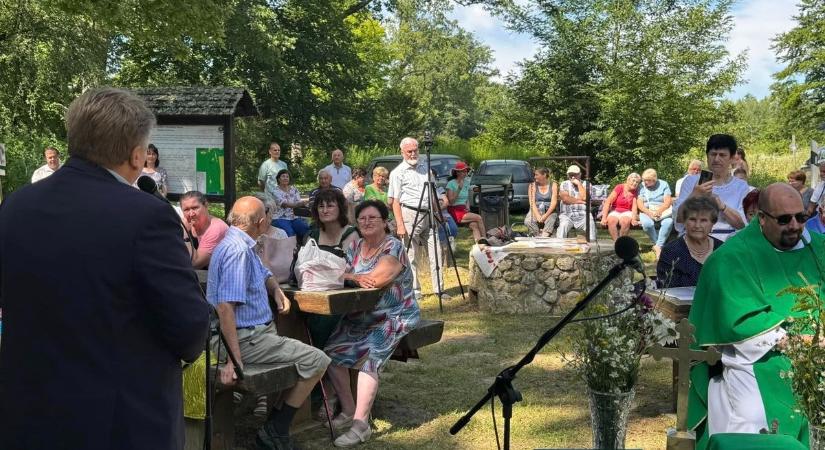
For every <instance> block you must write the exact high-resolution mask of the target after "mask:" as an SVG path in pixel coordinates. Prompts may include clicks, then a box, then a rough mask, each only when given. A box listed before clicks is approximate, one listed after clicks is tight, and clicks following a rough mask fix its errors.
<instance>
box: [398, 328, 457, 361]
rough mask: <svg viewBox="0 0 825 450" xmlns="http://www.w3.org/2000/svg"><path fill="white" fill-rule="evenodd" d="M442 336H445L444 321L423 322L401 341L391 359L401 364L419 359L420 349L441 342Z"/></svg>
mask: <svg viewBox="0 0 825 450" xmlns="http://www.w3.org/2000/svg"><path fill="white" fill-rule="evenodd" d="M442 334H444V321H443V320H421V321H420V322H419V323H418V326H416V327H415V328H413V329H412V330H410V332H409V333H408V334H407V335H406V336H404V337H403V338H402V339H401V342H399V343H398V347H396V348H395V352H394V353H393V354H392V356H391V359H394V360H396V361H401V362H407V360H408V359H418V349H419V348H421V347H425V346H427V345H431V344H435V343H437V342H439V341H441V335H442Z"/></svg>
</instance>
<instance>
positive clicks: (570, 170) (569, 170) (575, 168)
mask: <svg viewBox="0 0 825 450" xmlns="http://www.w3.org/2000/svg"><path fill="white" fill-rule="evenodd" d="M567 173H578V174H580V173H582V170H581V169H579V166H577V165H575V164H573V165H572V166H570V167H568V168H567Z"/></svg>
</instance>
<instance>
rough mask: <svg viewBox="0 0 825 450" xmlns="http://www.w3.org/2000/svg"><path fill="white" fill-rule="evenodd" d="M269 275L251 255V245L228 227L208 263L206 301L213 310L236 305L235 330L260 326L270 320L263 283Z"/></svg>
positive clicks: (270, 312)
mask: <svg viewBox="0 0 825 450" xmlns="http://www.w3.org/2000/svg"><path fill="white" fill-rule="evenodd" d="M271 276H272V272H270V271H269V269H267V268H266V267H264V265H263V263H261V259H260V258H259V257H258V255H257V254H256V253H255V241H254V240H252V238H251V237H249V235H248V234H246V233H245V232H243V231H241V229H240V228H237V227H234V226H232V227H229V230H227V231H226V236H224V238H223V240H222V241H221V242H220V244H218V246H217V247H215V251H214V252H213V253H212V258H211V259H210V261H209V279H208V280H207V284H206V300H207V301H209V303H211V304H212V305H213V306H217V305H218V304H219V303H226V302H231V303H236V304H237V306H236V307H235V326H236V327H238V328H246V327H252V326H255V325H263V324H265V323H267V322H270V321H271V320H272V310H271V309H270V308H269V297H268V295H267V292H266V279H267V278H269V277H271Z"/></svg>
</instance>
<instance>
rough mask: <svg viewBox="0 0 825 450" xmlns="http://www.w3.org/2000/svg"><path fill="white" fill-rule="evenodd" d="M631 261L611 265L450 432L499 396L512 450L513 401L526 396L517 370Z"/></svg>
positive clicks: (506, 437) (506, 441)
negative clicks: (517, 385) (519, 387)
mask: <svg viewBox="0 0 825 450" xmlns="http://www.w3.org/2000/svg"><path fill="white" fill-rule="evenodd" d="M630 264H631V261H630V260H624V261H622V262H620V263H619V264H616V265H615V266H613V267H612V268H611V269H610V271H608V273H607V276H606V277H604V279H603V280H602V281H600V282H599V284H597V285H596V287H594V288H593V290H591V291H590V293H589V294H587V296H586V297H584V298H583V299H581V300H579V302H578V303H576V306H574V307H573V309H572V310H570V312H569V313H567V315H566V316H564V317H563V318H562V319H561V320H560V321H558V322H557V323H556V324H555V325H553V328H550V329H549V330H547V331H546V332H545V333H544V334H543V335H542V336H541V337H540V338H539V340H538V342H536V345H534V346H533V348H532V349H531V350H530V351H529V352H528V353H527V354H526V355H524V357H523V358H521V360H520V361H519V362H518V363H516V365H514V366H510V367H508V368H506V369H504V370H502V371H501V372H500V373H499V374H498V375H497V376H496V379H495V381H493V384H492V385H491V386H490V387H489V388H487V393H486V394H485V395H484V397H482V398H481V400H479V401H478V403H476V404H475V406H473V407H472V409H470V410H469V411H467V413H466V414H464V416H463V417H462V418H460V419H458V421H457V422H456V423H455V424H454V425H453V426H452V427H451V428H450V434H452V435H455V434H457V433H458V432H459V431H461V429H462V428H464V427H465V426H466V425H467V423H468V422H469V421H470V419H471V418H472V417H473V415H475V413H476V412H478V410H479V409H481V408H482V407H483V406H484V404H485V403H487V402H488V401H495V399H494V398H493V397H494V396H495V397H498V398H499V400H500V401H501V405H502V416H503V417H504V450H509V449H510V418H512V417H513V404H514V403H516V402H520V401H521V400H522V397H521V392H519V391H518V390H516V389H515V388H514V387H513V384H512V382H513V380H514V379H515V378H516V374H517V373H518V371H519V370H521V368H522V367H524V366H526V365H528V364H530V363H531V362H532V361H533V358H535V356H536V354H538V352H539V351H541V349H542V348H544V346H545V345H547V343H548V342H550V340H551V339H553V338H554V337H555V336H556V335H557V334H559V332H560V331H561V330H562V328H564V327H565V325H567V324H568V323H569V322H570V321H571V320H573V318H574V317H575V316H576V315H577V314H578V313H580V312H581V311H582V310H583V309H584V308H585V307H586V306H587V304H588V303H590V301H592V300H593V299H594V298H596V296H597V295H599V292H601V291H602V289H604V288H605V287H606V286H607V285H608V284H610V282H612V281H613V280H614V279H616V277H618V276H619V274H621V273H622V270H624V269H625V267H628V266H629V265H630Z"/></svg>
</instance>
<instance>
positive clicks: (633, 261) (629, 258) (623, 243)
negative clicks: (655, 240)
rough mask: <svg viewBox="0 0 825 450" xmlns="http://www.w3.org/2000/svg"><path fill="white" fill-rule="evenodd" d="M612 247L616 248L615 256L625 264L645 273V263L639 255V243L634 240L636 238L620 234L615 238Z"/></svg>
mask: <svg viewBox="0 0 825 450" xmlns="http://www.w3.org/2000/svg"><path fill="white" fill-rule="evenodd" d="M613 247H614V249H615V250H616V256H618V257H619V258H620V259H621V260H622V262H623V263H624V264H625V265H627V266H629V267H632V268H633V269H634V270H635V271H637V272H639V273H640V274H642V275H645V265H644V263H643V262H642V259H641V258H640V257H639V243H638V242H636V239H633V238H632V237H630V236H622V237H620V238H619V239H616V242H615V244H614V245H613ZM645 276H646V275H645Z"/></svg>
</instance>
